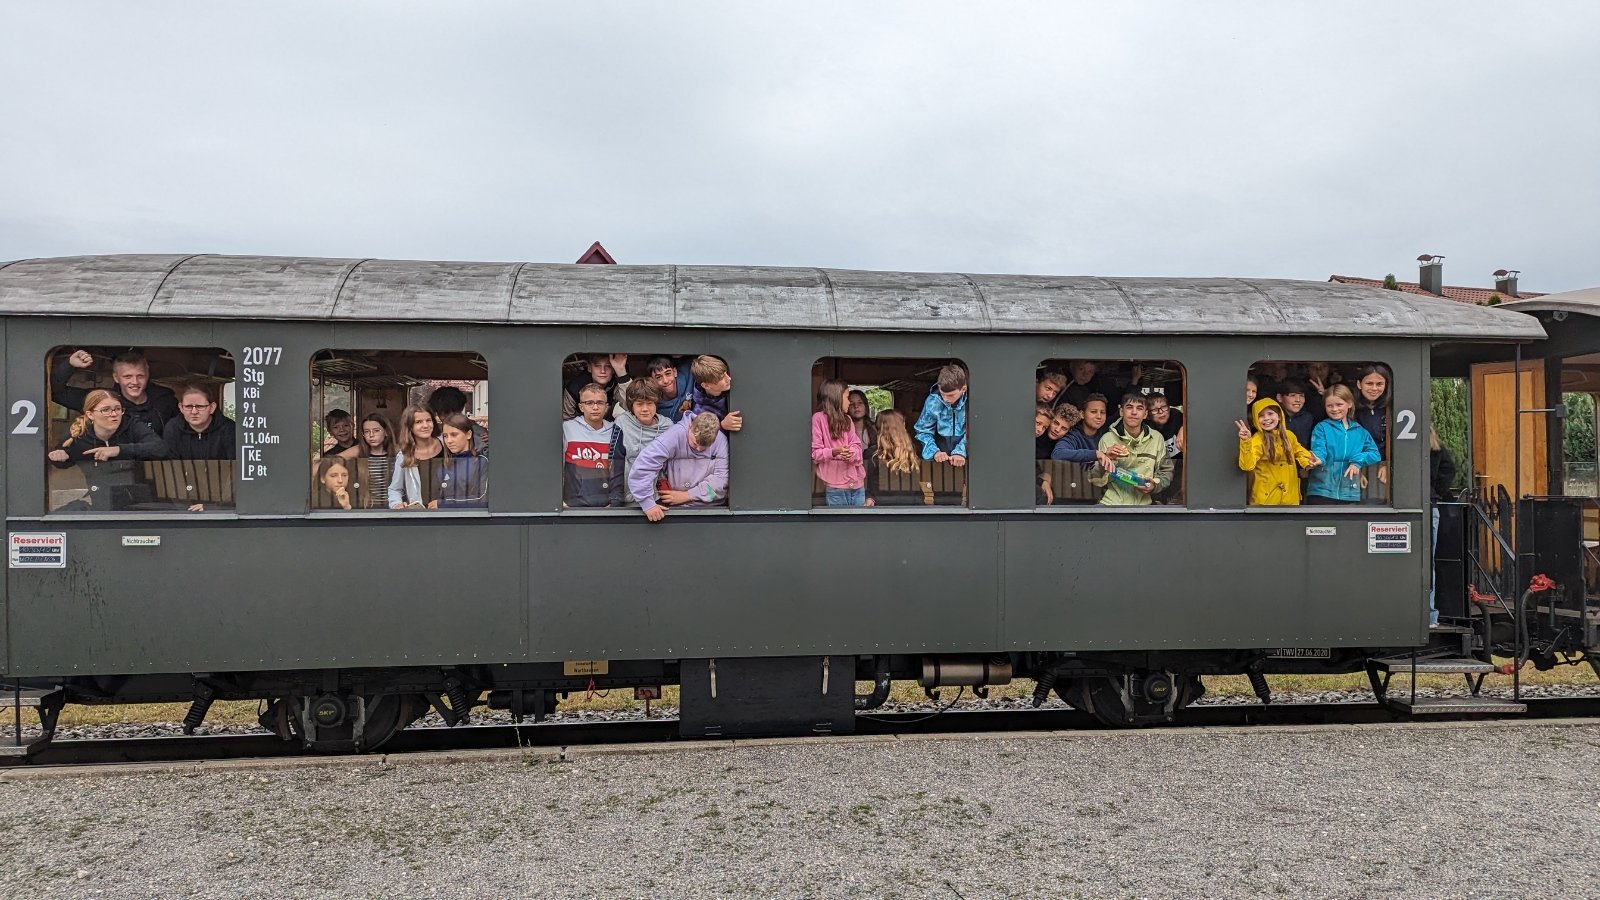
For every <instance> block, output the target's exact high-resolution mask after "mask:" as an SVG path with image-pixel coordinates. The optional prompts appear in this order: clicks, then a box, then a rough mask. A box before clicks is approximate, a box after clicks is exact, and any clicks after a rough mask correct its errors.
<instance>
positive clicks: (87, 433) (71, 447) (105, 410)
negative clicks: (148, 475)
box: [47, 390, 167, 509]
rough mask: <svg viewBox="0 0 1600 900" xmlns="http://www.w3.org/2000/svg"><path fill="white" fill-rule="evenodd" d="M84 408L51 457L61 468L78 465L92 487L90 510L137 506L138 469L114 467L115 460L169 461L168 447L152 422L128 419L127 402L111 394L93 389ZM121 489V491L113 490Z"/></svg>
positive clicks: (90, 488) (87, 498)
mask: <svg viewBox="0 0 1600 900" xmlns="http://www.w3.org/2000/svg"><path fill="white" fill-rule="evenodd" d="M83 408H84V414H83V415H81V416H79V417H78V418H77V419H75V420H73V423H72V426H71V428H70V429H69V431H68V435H69V436H68V437H67V439H66V440H65V441H63V442H62V444H61V446H60V447H57V448H56V449H54V450H51V451H50V452H49V454H48V456H47V458H48V459H49V460H50V463H51V464H52V465H54V466H55V467H56V468H58V469H66V468H70V467H72V466H74V465H77V466H79V467H80V468H81V469H82V470H83V472H84V477H85V479H86V480H87V481H88V484H89V493H88V496H87V497H86V498H85V500H84V501H83V502H84V505H85V506H87V507H89V508H96V509H98V508H106V509H119V508H124V507H126V506H127V505H128V504H129V503H131V502H133V501H132V495H131V494H130V490H131V489H132V488H133V487H135V485H134V478H133V474H134V473H133V466H132V465H130V464H127V462H124V464H122V465H115V466H114V465H112V462H113V460H123V461H132V460H141V459H165V458H166V456H167V445H166V444H164V443H162V442H161V438H160V437H158V436H157V435H156V433H155V431H154V430H153V429H151V427H150V425H149V423H147V422H145V421H143V420H141V419H135V418H131V417H129V416H127V415H124V411H123V408H122V399H121V398H120V397H118V396H117V395H116V394H113V393H111V392H110V391H106V390H93V391H90V392H89V393H88V394H87V395H86V396H85V397H84V403H83ZM117 488H120V489H121V490H120V491H118V490H113V489H117ZM115 498H121V499H115Z"/></svg>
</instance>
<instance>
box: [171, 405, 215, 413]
mask: <svg viewBox="0 0 1600 900" xmlns="http://www.w3.org/2000/svg"><path fill="white" fill-rule="evenodd" d="M210 407H211V404H209V403H201V404H200V405H198V406H196V405H195V404H193V403H185V404H183V405H182V406H180V407H178V408H179V409H181V410H185V411H186V412H200V411H201V410H203V409H209V408H210Z"/></svg>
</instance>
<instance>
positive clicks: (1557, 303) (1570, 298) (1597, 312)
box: [1500, 287, 1600, 316]
mask: <svg viewBox="0 0 1600 900" xmlns="http://www.w3.org/2000/svg"><path fill="white" fill-rule="evenodd" d="M1500 308H1501V309H1511V310H1516V311H1517V312H1522V313H1528V314H1530V315H1531V314H1533V313H1541V312H1575V313H1582V314H1583V315H1586V316H1600V287H1592V288H1581V289H1579V290H1576V291H1566V292H1564V293H1560V294H1544V295H1542V296H1539V297H1534V298H1532V299H1529V300H1513V301H1512V302H1510V303H1502V304H1501V305H1500Z"/></svg>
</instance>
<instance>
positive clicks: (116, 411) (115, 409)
mask: <svg viewBox="0 0 1600 900" xmlns="http://www.w3.org/2000/svg"><path fill="white" fill-rule="evenodd" d="M91 412H97V413H99V414H100V415H102V416H120V415H122V407H120V406H97V407H95V408H94V409H93V410H91Z"/></svg>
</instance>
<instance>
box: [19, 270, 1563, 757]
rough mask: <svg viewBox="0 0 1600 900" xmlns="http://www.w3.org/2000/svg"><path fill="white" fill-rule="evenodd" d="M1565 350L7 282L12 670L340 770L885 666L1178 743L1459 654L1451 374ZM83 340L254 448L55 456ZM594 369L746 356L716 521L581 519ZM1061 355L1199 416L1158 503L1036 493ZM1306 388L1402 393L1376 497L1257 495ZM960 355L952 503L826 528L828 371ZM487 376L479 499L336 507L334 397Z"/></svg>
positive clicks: (755, 303)
mask: <svg viewBox="0 0 1600 900" xmlns="http://www.w3.org/2000/svg"><path fill="white" fill-rule="evenodd" d="M1544 335H1545V332H1544V330H1543V329H1542V328H1541V326H1540V324H1539V322H1538V321H1536V320H1535V319H1533V318H1531V317H1529V316H1526V315H1520V314H1517V313H1513V312H1506V311H1501V310H1495V309H1485V308H1477V307H1470V306H1464V305H1460V304H1454V303H1449V302H1443V301H1430V300H1428V299H1425V298H1419V297H1416V296H1412V295H1408V294H1401V293H1397V292H1389V291H1382V290H1375V289H1368V288H1362V287H1354V286H1347V285H1341V284H1333V283H1323V282H1299V281H1284V280H1268V279H1233V278H1200V279H1179V278H1089V277H1044V276H1009V275H962V274H941V273H932V274H925V273H897V272H861V271H839V270H825V269H802V268H750V267H714V266H568V265H543V264H529V263H457V262H405V261H383V260H356V259H300V258H269V257H221V256H155V255H151V256H98V257H74V258H62V259H38V260H24V261H18V262H13V263H9V264H4V265H0V348H3V353H4V359H3V366H4V373H5V390H4V402H5V404H6V408H7V410H8V411H9V418H8V419H7V423H8V424H7V428H6V436H5V450H4V457H3V459H4V463H5V469H4V479H5V484H4V492H3V494H0V513H3V515H4V517H5V521H6V529H7V532H8V543H9V544H10V550H11V559H10V566H9V567H8V569H7V571H6V578H5V581H4V593H3V594H0V607H3V616H0V636H3V638H4V640H3V641H0V673H4V675H5V676H6V678H8V679H11V680H19V681H23V682H26V683H28V684H32V685H48V686H51V687H55V686H60V687H61V688H62V690H61V691H60V692H58V696H59V697H61V698H62V699H66V700H70V701H73V702H129V701H141V700H156V699H161V700H172V699H183V700H190V699H193V700H195V701H196V709H197V715H203V712H204V706H205V705H206V704H207V703H209V702H210V700H211V699H213V698H247V697H248V698H263V699H266V700H269V701H271V709H270V711H269V714H268V716H267V723H268V724H269V726H270V727H274V728H277V729H280V730H282V731H283V733H284V734H285V735H286V736H287V735H288V734H290V733H293V734H296V735H298V736H299V737H300V738H301V739H303V740H305V741H306V742H307V743H308V744H311V745H313V746H317V747H326V748H349V747H355V748H358V749H367V748H371V747H374V746H377V745H379V744H381V743H382V741H383V740H384V739H386V738H387V737H388V736H389V735H390V734H392V733H393V732H394V730H396V729H397V728H399V727H403V726H404V725H405V724H406V723H407V722H409V721H410V720H411V719H412V718H414V717H415V716H416V715H418V714H420V713H421V712H423V711H425V710H426V709H427V708H428V707H429V705H432V706H434V707H436V708H438V709H440V710H441V712H444V713H445V714H446V716H447V718H454V717H456V716H458V715H461V714H464V712H465V710H466V708H467V707H468V706H470V705H471V704H472V703H474V702H478V700H479V699H481V698H484V697H486V698H487V701H488V702H490V703H491V704H494V705H497V706H509V707H511V708H512V709H513V710H514V711H516V712H517V713H518V714H522V713H528V714H535V715H537V714H540V713H542V712H545V711H548V710H549V709H550V708H551V707H552V706H553V705H554V703H555V698H556V696H557V695H558V693H559V692H564V691H568V690H581V689H583V688H584V687H586V686H590V685H594V686H597V687H602V688H603V687H607V686H614V687H622V688H626V687H628V686H642V687H650V686H657V685H660V684H663V683H680V684H682V686H683V694H682V717H683V718H682V720H683V728H684V731H685V732H686V733H693V734H708V733H710V734H717V733H720V734H739V733H756V732H760V733H773V732H784V731H795V730H799V731H811V730H813V729H815V728H819V727H821V728H825V729H829V730H834V731H841V730H848V729H849V728H850V727H851V721H852V716H853V713H854V710H855V708H856V707H857V706H865V705H869V704H870V703H871V702H873V701H872V698H858V697H856V696H855V695H854V690H853V682H854V680H855V679H856V678H857V677H858V676H859V677H863V678H868V679H873V678H876V679H877V680H878V681H880V682H885V683H886V682H887V680H888V679H889V678H901V677H922V678H923V679H924V683H927V684H929V685H930V686H932V685H937V684H963V685H971V686H981V685H982V684H985V683H993V682H997V681H999V680H1002V679H1005V678H1009V677H1012V676H1026V677H1034V678H1036V679H1038V680H1039V681H1040V683H1041V685H1043V686H1044V687H1043V689H1044V690H1048V689H1049V688H1050V687H1051V686H1053V687H1054V688H1055V689H1056V690H1058V691H1059V692H1060V693H1061V694H1062V696H1063V697H1065V698H1066V699H1068V701H1069V702H1073V703H1075V704H1077V705H1087V706H1093V707H1095V710H1096V712H1097V714H1100V715H1102V716H1103V717H1106V718H1108V719H1110V720H1113V721H1119V722H1124V723H1134V722H1143V721H1159V720H1161V719H1162V718H1164V717H1167V716H1170V715H1171V712H1172V710H1173V709H1174V708H1176V707H1177V706H1180V705H1182V704H1183V703H1185V702H1188V701H1190V700H1192V699H1193V697H1194V696H1195V694H1196V691H1195V688H1196V687H1197V685H1198V682H1197V680H1196V679H1197V676H1199V675H1202V674H1210V673H1222V672H1246V671H1254V672H1262V671H1266V672H1271V671H1274V670H1284V669H1289V668H1296V667H1299V668H1305V667H1308V666H1323V667H1327V668H1345V669H1350V668H1359V667H1360V666H1361V665H1362V664H1363V663H1364V661H1365V660H1367V659H1368V658H1370V657H1371V656H1373V655H1374V654H1375V653H1378V652H1380V651H1384V650H1392V649H1394V648H1414V647H1421V646H1424V645H1426V644H1428V642H1429V627H1428V598H1427V595H1428V589H1429V585H1430V583H1431V577H1432V574H1431V571H1430V564H1431V554H1430V550H1429V529H1430V521H1429V514H1428V506H1429V497H1428V486H1427V473H1428V442H1427V423H1428V421H1429V409H1428V402H1429V399H1428V398H1429V392H1428V384H1429V378H1430V364H1431V362H1430V361H1431V359H1432V358H1433V357H1434V356H1435V355H1436V354H1439V355H1441V356H1440V358H1448V359H1451V360H1453V361H1460V360H1470V359H1475V358H1478V357H1479V356H1484V355H1486V354H1491V353H1503V352H1504V348H1505V347H1506V346H1508V345H1510V344H1513V343H1516V342H1527V341H1536V340H1539V339H1542V338H1543V337H1544ZM79 347H87V348H100V349H101V352H102V353H104V354H106V355H107V356H109V354H110V353H111V351H112V350H116V349H126V348H142V349H143V350H144V351H145V352H146V354H147V356H148V358H149V360H150V361H151V363H150V365H151V372H150V374H151V377H152V378H153V379H155V380H156V381H158V382H164V383H165V382H171V383H173V384H175V383H177V382H178V381H189V380H194V379H201V380H204V381H205V382H206V383H208V384H210V385H212V386H214V387H216V388H218V389H219V391H220V392H221V393H222V394H223V395H224V396H225V397H227V398H228V399H229V400H230V401H231V410H232V417H233V419H234V420H235V422H236V423H237V427H238V429H239V453H238V455H237V457H236V458H234V459H232V460H228V461H225V462H224V461H217V462H218V463H219V465H209V466H205V465H188V466H187V467H186V466H184V465H182V464H180V463H179V462H175V461H168V462H165V463H160V462H152V463H150V464H145V465H135V464H133V461H128V460H125V461H123V462H124V464H125V468H126V471H124V472H122V473H121V474H120V475H116V478H121V479H123V482H122V483H105V484H100V483H98V482H96V481H95V479H96V478H100V479H102V480H105V479H106V478H109V477H111V476H110V475H107V474H106V473H100V472H92V473H89V474H87V475H84V477H83V478H82V479H81V480H72V479H69V480H66V481H60V480H59V479H61V478H67V477H68V476H60V475H58V474H56V470H54V469H52V468H51V467H50V466H48V465H47V463H46V454H47V452H48V451H49V450H50V449H51V447H52V446H54V444H55V443H58V442H59V439H60V436H61V434H62V430H63V429H64V428H65V427H66V425H67V422H68V420H69V418H70V417H71V416H72V415H75V414H69V413H67V412H65V411H63V410H62V409H60V407H59V405H53V404H52V396H51V379H52V376H55V375H57V374H58V373H59V372H64V371H65V369H63V368H61V362H60V361H61V359H63V358H64V357H63V356H62V354H63V353H65V352H68V351H70V350H72V349H74V348H79ZM1489 348H1493V349H1492V350H1491V349H1489ZM589 353H599V354H610V353H619V354H620V353H626V354H629V355H630V359H634V360H638V359H640V358H642V357H644V356H648V355H652V354H665V355H671V356H674V357H693V356H696V355H701V354H707V355H714V356H717V357H720V358H721V359H723V360H725V361H726V363H727V365H728V367H729V369H730V371H731V372H732V375H733V379H734V386H733V389H732V397H733V403H732V405H733V406H734V407H735V408H737V409H739V410H741V411H742V412H743V418H744V428H743V430H741V431H739V432H738V433H736V434H732V435H730V438H729V459H728V461H729V470H730V476H729V477H730V487H729V494H728V497H727V504H726V506H722V507H716V508H707V509H698V510H674V511H673V512H672V513H670V514H669V515H668V516H667V518H666V519H665V520H664V521H662V522H659V523H650V522H647V521H646V519H645V517H644V516H643V515H641V514H640V513H639V511H638V510H637V509H577V508H567V507H566V506H565V505H564V503H563V494H562V474H561V473H562V465H563V449H562V441H561V438H560V434H561V422H562V397H561V392H560V391H559V390H558V387H559V385H560V383H561V381H562V379H563V369H562V365H563V361H565V360H569V359H571V358H573V356H574V354H577V355H580V356H581V355H582V354H589ZM1069 360H1098V361H1107V362H1106V364H1105V365H1103V366H1102V367H1101V369H1102V371H1108V370H1112V369H1114V370H1115V371H1118V372H1124V373H1129V374H1130V375H1131V377H1132V378H1133V384H1134V385H1135V386H1137V385H1138V384H1141V383H1150V384H1155V385H1157V387H1158V388H1160V389H1162V390H1170V391H1171V397H1172V398H1173V399H1174V401H1177V400H1178V399H1180V398H1181V401H1182V402H1181V404H1179V403H1177V402H1174V404H1173V405H1174V406H1179V405H1181V407H1182V412H1183V415H1184V417H1185V418H1184V423H1185V429H1186V434H1185V438H1184V453H1183V456H1182V460H1183V466H1182V470H1181V471H1182V474H1181V478H1180V483H1179V484H1177V485H1175V486H1174V490H1173V491H1171V492H1170V494H1169V495H1168V497H1167V500H1168V502H1166V503H1163V504H1157V505H1151V506H1144V507H1113V506H1103V505H1099V504H1093V503H1071V502H1068V503H1042V502H1040V500H1039V497H1038V496H1037V495H1038V490H1039V487H1040V485H1039V480H1040V472H1041V471H1043V470H1042V469H1041V467H1040V465H1039V463H1038V461H1037V460H1036V459H1035V455H1034V453H1033V452H1032V449H1033V446H1034V445H1033V444H1031V443H1030V441H1029V435H1028V431H1027V428H1028V424H1029V421H1030V420H1031V419H1032V418H1033V417H1034V414H1035V400H1034V395H1033V394H1032V393H1031V391H1032V390H1033V388H1034V386H1035V378H1036V373H1037V372H1038V371H1039V367H1040V366H1041V364H1046V363H1050V362H1051V361H1058V362H1062V363H1065V361H1069ZM1312 360H1336V361H1348V362H1358V361H1378V362H1382V363H1384V364H1385V365H1386V366H1388V367H1389V369H1390V371H1391V372H1392V379H1391V382H1390V393H1391V400H1390V402H1389V411H1390V423H1391V424H1390V428H1389V434H1388V438H1389V439H1388V440H1387V442H1386V447H1385V448H1384V449H1385V456H1386V459H1385V469H1384V472H1383V477H1382V479H1381V482H1382V487H1381V489H1380V488H1377V487H1376V485H1377V484H1378V482H1379V481H1380V479H1377V478H1374V479H1372V485H1369V488H1368V492H1367V493H1365V494H1364V495H1363V500H1362V501H1361V502H1359V503H1357V504H1354V505H1349V506H1340V507H1329V506H1321V507H1311V506H1304V507H1251V506H1248V505H1247V504H1246V497H1247V490H1246V476H1245V474H1244V473H1242V472H1241V471H1240V470H1239V468H1238V465H1237V452H1236V451H1237V446H1238V436H1237V433H1236V431H1237V427H1236V425H1235V420H1237V419H1239V418H1241V417H1242V416H1243V415H1244V395H1243V393H1242V392H1243V389H1244V382H1245V375H1246V373H1247V372H1248V371H1250V370H1251V368H1252V366H1255V365H1257V364H1259V363H1261V362H1262V361H1312ZM945 361H959V362H960V364H961V365H963V366H964V367H965V368H966V369H967V371H968V372H969V378H970V391H969V394H968V407H967V410H968V412H967V422H966V429H967V431H966V434H967V441H968V449H969V458H968V464H967V465H966V466H965V467H964V468H963V469H962V470H961V471H953V470H952V469H950V468H949V466H948V464H937V465H935V464H931V463H929V464H924V465H923V466H922V468H921V469H920V474H919V477H917V478H914V479H913V480H914V481H916V482H917V483H918V484H919V485H928V486H929V487H927V502H918V500H917V497H916V491H912V497H913V500H912V502H911V503H909V504H908V505H903V506H889V505H880V506H877V507H874V508H859V509H830V508H826V507H821V506H818V505H816V504H815V496H816V485H815V484H814V481H813V476H812V471H811V468H810V465H809V458H808V455H807V454H808V448H809V445H810V436H809V420H810V416H811V413H812V411H813V396H814V392H815V385H816V381H817V379H819V378H820V377H822V376H824V375H830V376H838V377H843V378H846V379H847V380H850V381H851V383H852V384H862V385H873V386H877V387H879V388H880V389H882V390H883V392H884V393H883V396H887V397H890V398H891V399H892V402H893V403H894V404H895V405H896V407H897V408H903V409H904V410H905V411H907V412H908V413H910V415H911V416H912V418H914V417H915V414H916V411H917V409H919V408H920V405H921V402H922V398H923V397H925V396H926V395H927V391H928V387H929V385H930V383H931V378H930V376H929V374H928V373H929V372H930V371H932V370H933V369H936V368H937V365H938V364H939V363H942V362H945ZM113 365H114V364H113ZM1152 373H1157V374H1152ZM67 374H68V375H70V376H71V377H72V378H74V379H78V380H82V379H84V378H86V377H88V376H89V374H90V373H89V372H87V371H82V372H79V371H75V372H69V373H67ZM491 379H492V382H493V384H494V390H493V399H492V406H493V409H494V415H493V416H492V417H488V426H489V431H490V432H492V434H493V441H492V446H493V450H492V453H491V457H492V459H493V467H494V468H493V470H492V471H493V483H492V489H491V490H490V491H489V493H488V494H487V504H486V507H485V508H481V509H463V510H458V511H457V510H451V511H447V510H443V509H440V510H414V509H403V510H395V509H390V508H388V504H385V503H376V504H374V505H373V508H370V509H353V510H344V509H327V508H323V506H324V505H325V504H322V503H319V501H318V485H317V483H316V481H315V480H314V478H313V477H312V476H311V474H310V472H309V466H310V464H312V463H313V462H314V461H315V456H316V450H317V449H319V444H320V442H321V441H322V440H323V438H324V436H323V435H322V433H321V429H322V427H323V414H324V413H325V412H326V408H327V405H328V402H329V401H328V399H327V398H328V397H329V396H330V395H329V393H328V391H329V390H330V389H331V388H330V385H334V386H337V388H338V390H340V391H344V392H345V393H343V394H339V395H337V396H342V397H345V398H348V399H347V401H346V402H349V403H351V404H355V405H358V406H364V407H365V408H367V409H369V410H370V409H376V410H383V409H389V410H391V412H390V413H389V415H390V416H391V417H392V416H393V415H398V413H399V407H401V406H403V405H404V403H405V402H406V401H407V399H408V398H410V397H412V396H413V393H412V392H413V391H414V390H415V389H418V388H420V387H422V386H424V385H425V383H427V382H435V383H442V382H446V381H449V382H452V383H454V382H456V381H460V382H462V383H468V382H471V383H484V384H486V383H487V382H489V381H490V380H491ZM479 393H482V394H484V395H486V393H487V392H486V390H482V389H480V390H479ZM479 399H482V398H479V397H475V398H474V402H477V401H478V400H479ZM487 402H488V401H486V400H485V405H487ZM356 412H357V413H359V412H360V410H356ZM358 417H359V416H358ZM108 468H109V467H108ZM68 474H69V475H70V476H72V478H73V479H75V478H76V475H75V474H74V473H72V472H70V471H69V473H68ZM113 474H114V473H113ZM116 478H111V480H112V481H115V480H116ZM358 480H359V473H358ZM936 482H937V484H936ZM1069 482H1070V487H1071V489H1072V490H1076V489H1077V481H1076V480H1075V479H1068V480H1064V481H1062V482H1061V484H1060V485H1058V487H1060V488H1061V491H1062V493H1063V495H1065V494H1067V493H1070V491H1069V490H1068V487H1069ZM163 485H166V486H165V487H163ZM936 494H937V495H938V498H939V500H940V502H934V495H936ZM112 495H115V496H118V497H121V498H122V499H121V500H120V501H110V500H107V499H106V498H107V497H110V496H112ZM40 541H43V542H44V543H29V542H40ZM53 542H54V543H53Z"/></svg>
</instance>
